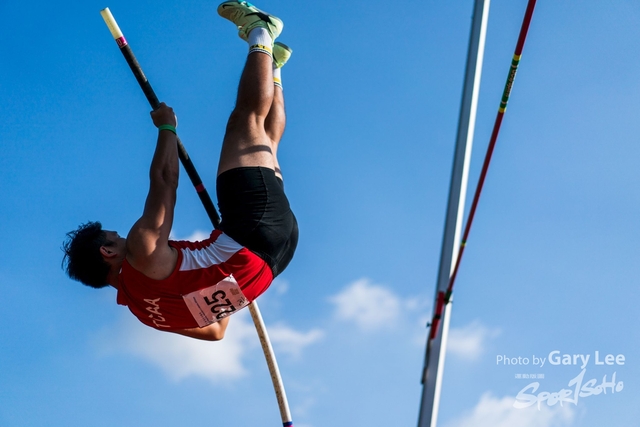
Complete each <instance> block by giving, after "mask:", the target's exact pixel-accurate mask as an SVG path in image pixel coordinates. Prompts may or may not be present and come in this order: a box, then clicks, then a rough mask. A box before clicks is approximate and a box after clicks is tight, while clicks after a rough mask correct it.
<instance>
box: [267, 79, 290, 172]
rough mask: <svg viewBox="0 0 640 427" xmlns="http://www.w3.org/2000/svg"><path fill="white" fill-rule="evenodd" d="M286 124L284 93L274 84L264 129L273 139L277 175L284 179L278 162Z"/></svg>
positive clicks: (272, 147) (272, 149)
mask: <svg viewBox="0 0 640 427" xmlns="http://www.w3.org/2000/svg"><path fill="white" fill-rule="evenodd" d="M285 126H286V115H285V110H284V94H283V92H282V88H281V87H280V86H278V85H274V93H273V102H272V103H271V109H270V110H269V114H268V115H267V118H266V120H265V123H264V129H265V132H266V133H267V136H268V137H269V140H270V141H271V153H272V154H273V164H274V169H275V171H276V176H277V177H279V178H280V179H282V171H281V170H280V164H279V163H278V145H279V144H280V139H281V138H282V134H283V133H284V128H285Z"/></svg>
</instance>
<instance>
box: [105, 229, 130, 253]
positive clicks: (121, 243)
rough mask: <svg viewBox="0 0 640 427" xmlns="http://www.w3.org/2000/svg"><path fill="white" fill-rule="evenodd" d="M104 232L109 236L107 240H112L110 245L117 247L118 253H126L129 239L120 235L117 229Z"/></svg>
mask: <svg viewBox="0 0 640 427" xmlns="http://www.w3.org/2000/svg"><path fill="white" fill-rule="evenodd" d="M104 234H105V236H106V237H107V241H109V242H112V245H109V246H110V247H113V248H114V249H115V252H117V253H118V254H121V255H122V254H124V253H125V251H126V247H127V246H126V245H127V239H125V238H124V237H120V235H119V234H118V232H117V231H108V230H104Z"/></svg>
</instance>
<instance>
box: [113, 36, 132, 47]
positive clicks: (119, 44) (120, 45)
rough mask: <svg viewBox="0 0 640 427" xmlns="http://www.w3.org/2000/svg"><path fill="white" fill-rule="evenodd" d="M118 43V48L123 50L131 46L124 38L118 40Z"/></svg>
mask: <svg viewBox="0 0 640 427" xmlns="http://www.w3.org/2000/svg"><path fill="white" fill-rule="evenodd" d="M116 43H118V47H121V48H122V47H125V46H126V45H128V44H129V43H127V39H125V38H124V36H122V37H120V38H117V39H116Z"/></svg>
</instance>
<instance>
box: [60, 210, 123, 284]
mask: <svg viewBox="0 0 640 427" xmlns="http://www.w3.org/2000/svg"><path fill="white" fill-rule="evenodd" d="M114 243H115V242H111V241H109V240H108V239H107V235H106V233H105V232H104V231H103V230H102V224H100V222H98V221H96V222H87V223H86V224H81V225H80V226H79V227H78V229H77V230H74V231H70V232H68V233H67V240H66V241H65V242H64V243H63V244H62V250H63V251H64V258H63V259H62V266H63V268H64V269H66V271H67V275H69V277H70V278H72V279H73V280H77V281H79V282H82V283H84V284H85V285H87V286H91V287H92V288H104V287H105V286H108V283H107V276H108V275H109V269H110V265H109V263H107V262H106V261H105V260H104V259H103V258H102V254H101V253H100V247H101V246H111V245H113V244H114Z"/></svg>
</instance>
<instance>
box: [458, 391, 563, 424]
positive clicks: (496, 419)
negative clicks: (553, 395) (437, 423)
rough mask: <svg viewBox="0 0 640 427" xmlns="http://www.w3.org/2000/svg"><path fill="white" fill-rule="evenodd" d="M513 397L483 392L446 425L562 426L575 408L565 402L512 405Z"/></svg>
mask: <svg viewBox="0 0 640 427" xmlns="http://www.w3.org/2000/svg"><path fill="white" fill-rule="evenodd" d="M514 401H515V398H514V397H509V396H505V397H503V398H502V399H500V398H497V397H494V396H492V395H491V393H489V392H487V393H485V394H483V395H482V397H481V398H480V401H479V402H478V404H477V405H476V406H475V407H474V408H473V409H472V410H471V411H470V412H468V413H466V414H464V415H462V416H460V417H459V418H457V419H455V420H453V421H452V422H449V423H447V424H446V427H515V426H517V427H562V426H569V425H571V424H572V422H573V419H574V417H575V409H574V408H573V407H570V406H568V405H565V406H560V405H556V406H553V407H548V406H546V405H545V406H543V407H541V410H540V411H538V410H537V408H527V409H516V408H514V407H513V402H514Z"/></svg>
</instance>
